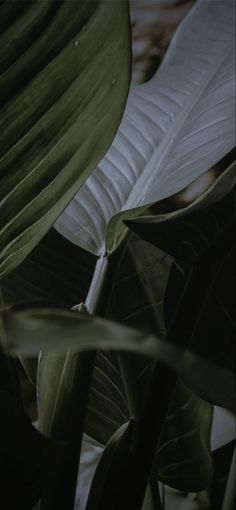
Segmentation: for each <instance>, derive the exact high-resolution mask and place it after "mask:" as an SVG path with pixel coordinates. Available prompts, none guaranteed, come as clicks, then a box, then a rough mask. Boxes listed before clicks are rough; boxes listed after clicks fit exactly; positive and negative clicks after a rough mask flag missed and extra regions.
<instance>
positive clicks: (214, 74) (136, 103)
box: [56, 0, 235, 254]
mask: <svg viewBox="0 0 236 510" xmlns="http://www.w3.org/2000/svg"><path fill="white" fill-rule="evenodd" d="M233 18H234V2H233V0H226V1H225V2H216V3H215V5H214V9H212V4H211V2H207V1H204V0H199V1H198V2H197V3H196V5H195V6H194V7H193V8H192V9H191V11H190V13H189V14H188V15H187V16H186V18H185V19H184V21H183V22H182V23H181V25H180V27H179V28H178V29H177V32H176V34H175V36H174V38H173V39H172V42H171V44H170V47H169V50H168V52H167V54H166V56H165V58H164V60H163V62H162V65H161V66H160V68H159V70H158V71H157V73H156V75H155V76H154V77H153V78H152V79H151V80H150V81H149V82H148V83H145V84H143V85H140V86H137V87H133V88H132V89H131V91H130V95H129V99H128V103H127V107H126V110H125V114H124V117H123V120H122V123H121V125H120V128H119V130H118V133H117V135H116V137H115V140H114V142H113V144H112V146H111V148H110V149H109V151H108V153H107V155H106V156H105V158H104V159H103V160H102V161H101V162H100V163H99V165H98V167H97V169H96V170H95V171H94V172H93V174H92V175H91V176H90V178H89V179H88V180H87V181H86V183H85V185H84V186H83V187H82V188H81V190H80V191H79V193H78V194H77V196H76V197H75V199H74V200H73V201H72V202H71V204H70V205H69V206H68V208H67V209H66V210H65V211H64V213H63V214H62V216H61V217H60V218H59V220H58V221H57V223H56V228H57V229H58V230H59V231H60V232H61V233H62V234H63V235H64V236H65V237H67V238H68V239H70V240H71V241H72V242H74V243H75V244H78V245H80V246H83V247H84V248H85V249H87V250H88V251H91V252H93V253H96V254H102V253H103V252H105V251H107V252H108V253H110V252H112V251H113V250H114V249H115V248H116V246H117V245H118V244H119V242H120V240H121V238H122V237H123V236H124V233H125V227H124V225H123V223H122V220H123V219H124V218H126V219H127V218H132V217H136V216H137V215H138V214H141V212H142V211H144V210H145V207H146V206H147V205H148V204H150V203H153V202H156V201H157V200H161V199H163V198H165V197H168V196H170V195H173V194H174V193H176V192H178V191H179V190H181V189H183V188H184V187H186V186H187V185H188V184H189V183H191V182H192V181H194V180H195V179H196V178H197V177H199V176H200V175H202V174H203V173H204V172H205V171H206V170H207V169H208V168H210V167H211V166H212V165H214V164H215V163H217V161H218V160H219V159H221V158H222V157H223V156H224V155H225V154H227V153H228V152H229V151H230V150H231V149H232V147H233V146H234V143H235V141H234V21H233Z"/></svg>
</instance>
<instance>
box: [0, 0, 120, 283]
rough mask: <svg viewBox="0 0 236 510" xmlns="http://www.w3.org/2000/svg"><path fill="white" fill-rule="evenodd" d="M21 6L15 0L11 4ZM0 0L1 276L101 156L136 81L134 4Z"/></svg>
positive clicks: (43, 230)
mask: <svg viewBox="0 0 236 510" xmlns="http://www.w3.org/2000/svg"><path fill="white" fill-rule="evenodd" d="M13 3H14V6H15V5H18V4H19V2H18V0H16V1H14V2H13ZM8 4H9V7H8V8H7V7H5V6H2V7H1V9H2V12H3V14H4V16H5V20H6V25H4V31H3V33H2V35H1V40H0V42H1V45H0V46H1V55H2V69H1V70H2V75H1V81H0V91H1V97H2V100H3V106H2V109H1V122H2V126H4V129H2V139H1V155H0V156H1V196H0V200H1V202H0V204H1V213H0V216H1V225H0V251H1V256H0V275H1V277H3V276H4V275H5V274H6V273H7V272H9V271H10V270H12V269H13V268H14V267H15V266H17V265H18V264H20V262H22V261H23V259H24V258H25V257H26V256H27V254H28V253H29V252H30V251H31V250H32V249H33V248H34V247H35V246H36V244H37V243H38V242H39V240H40V239H41V238H42V237H43V236H44V235H45V234H46V232H47V231H48V230H49V228H50V227H51V226H52V224H53V223H54V222H55V220H56V219H57V217H58V216H59V214H60V213H61V212H62V211H63V209H64V208H65V206H66V205H67V204H68V203H69V202H70V200H71V199H72V197H73V196H74V195H75V193H76V192H77V191H78V189H79V187H80V186H81V184H82V183H83V182H84V181H85V179H86V178H87V177H88V175H89V174H90V172H91V171H92V170H93V169H94V168H95V166H96V165H97V163H98V162H99V160H100V159H101V158H102V157H103V155H104V153H105V152H106V150H107V149H108V147H109V145H110V143H111V142H112V139H113V137H114V135H115V133H116V130H117V128H118V125H119V122H120V120H121V116H122V113H123V109H124V105H125V101H126V96H127V92H128V87H129V75H130V71H129V60H130V54H129V18H128V6H127V2H126V1H125V0H124V1H120V2H109V1H107V0H97V1H89V2H84V1H82V0H81V1H77V2H71V1H70V0H64V1H61V2H51V0H47V1H45V2H39V1H34V2H25V3H24V5H22V8H21V9H20V8H18V7H17V8H16V13H17V15H15V16H14V17H13V18H11V17H10V15H9V12H10V13H11V12H12V2H8Z"/></svg>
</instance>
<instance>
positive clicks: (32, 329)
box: [1, 308, 235, 412]
mask: <svg viewBox="0 0 236 510" xmlns="http://www.w3.org/2000/svg"><path fill="white" fill-rule="evenodd" d="M1 320H3V321H4V323H5V325H6V332H7V339H6V340H5V343H6V342H7V346H8V348H9V349H10V350H11V351H12V354H14V353H18V354H21V355H23V354H24V355H29V354H31V355H34V354H36V353H38V352H39V351H41V350H44V351H45V350H46V351H54V352H56V353H60V352H65V351H66V350H67V349H70V350H71V351H74V352H79V351H80V352H82V351H90V350H92V351H94V350H122V351H127V352H134V353H137V354H141V355H143V356H147V357H150V358H154V359H157V360H160V361H163V362H164V363H165V364H167V365H168V366H170V367H171V368H173V369H174V370H176V372H177V373H178V374H180V375H181V377H183V380H184V381H185V382H186V384H187V385H188V386H190V387H191V388H192V389H193V391H194V392H197V393H198V394H199V395H200V396H201V397H203V398H205V399H206V400H209V401H210V402H214V403H216V404H218V405H221V406H223V407H227V408H228V409H230V410H232V411H233V412H234V411H235V396H234V391H233V390H234V374H233V372H231V371H230V370H226V369H224V368H221V367H220V366H218V365H215V364H213V363H210V362H208V361H206V360H204V358H202V357H200V356H198V355H196V354H193V353H192V352H191V351H189V350H183V349H181V348H179V347H176V346H175V345H172V344H171V343H169V342H167V341H166V339H164V338H161V337H159V338H158V337H155V336H154V335H146V334H144V333H142V332H140V331H136V330H134V329H131V328H127V327H125V326H122V325H120V324H117V323H114V322H112V321H108V320H105V319H99V318H97V317H88V316H87V315H83V314H80V313H75V312H70V311H67V310H57V309H36V308H34V309H25V310H24V311H22V310H21V311H15V312H11V311H9V310H5V311H2V314H1ZM62 331H63V334H62ZM199 373H201V377H200V378H199Z"/></svg>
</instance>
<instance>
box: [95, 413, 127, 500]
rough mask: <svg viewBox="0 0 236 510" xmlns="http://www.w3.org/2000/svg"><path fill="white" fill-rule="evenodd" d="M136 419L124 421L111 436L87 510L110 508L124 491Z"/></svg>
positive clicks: (99, 465) (98, 467) (96, 476)
mask: <svg viewBox="0 0 236 510" xmlns="http://www.w3.org/2000/svg"><path fill="white" fill-rule="evenodd" d="M133 428H134V420H132V419H131V420H130V421H129V423H128V424H127V423H124V424H123V425H122V426H121V427H120V428H119V429H118V430H117V431H116V432H115V433H114V435H113V436H112V437H111V438H110V440H109V441H108V443H107V445H106V447H105V450H104V452H103V454H102V457H101V459H100V461H99V464H98V466H97V469H96V472H95V475H94V477H93V481H92V485H91V489H90V493H89V497H88V502H87V505H86V510H110V509H111V508H113V507H114V506H115V501H116V498H117V494H119V493H120V491H122V485H123V484H122V481H123V480H122V476H123V473H124V468H125V464H126V460H127V456H128V451H129V446H130V442H131V438H132V432H133Z"/></svg>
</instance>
